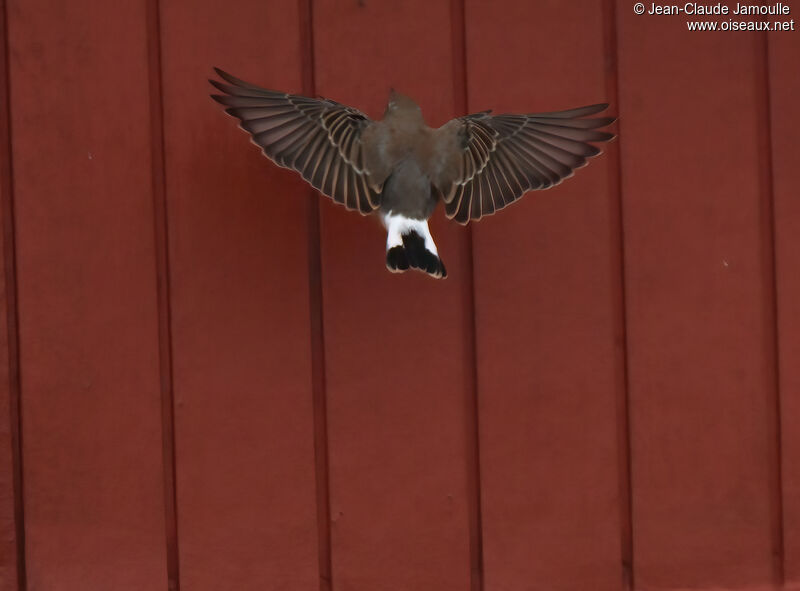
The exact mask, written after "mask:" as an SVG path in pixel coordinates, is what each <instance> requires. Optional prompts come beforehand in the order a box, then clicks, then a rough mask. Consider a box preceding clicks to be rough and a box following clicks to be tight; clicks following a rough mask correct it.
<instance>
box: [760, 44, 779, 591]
mask: <svg viewBox="0 0 800 591" xmlns="http://www.w3.org/2000/svg"><path fill="white" fill-rule="evenodd" d="M756 52H757V55H756V62H757V63H759V62H760V63H761V65H762V68H763V70H762V72H761V75H760V76H757V77H756V80H755V83H756V93H757V94H758V95H759V97H760V99H759V102H760V103H761V104H760V105H759V106H760V111H761V113H760V115H761V118H762V119H763V122H764V125H763V129H762V131H761V134H762V137H761V138H760V140H761V141H760V143H761V145H762V147H763V150H761V151H760V152H761V155H762V156H761V162H760V166H759V171H760V176H761V184H762V187H761V192H762V195H761V202H762V247H763V248H764V253H763V257H764V266H765V276H766V277H765V279H766V284H767V285H766V292H767V293H766V294H765V299H766V301H767V302H768V303H767V306H766V308H767V311H766V316H767V318H766V321H767V323H768V325H769V327H770V330H771V332H772V334H771V339H770V341H769V343H768V344H767V355H768V356H770V357H771V359H770V361H771V364H772V373H773V381H772V384H771V389H772V392H773V394H774V400H773V401H772V405H771V409H770V415H769V420H770V422H771V423H772V425H771V429H770V431H771V432H773V433H774V437H773V439H772V441H771V442H770V448H771V449H770V452H771V453H770V461H769V462H768V466H769V470H770V480H771V483H770V486H771V488H772V495H773V503H772V514H771V516H770V519H771V524H770V530H771V537H772V568H773V580H774V583H775V585H776V586H778V587H783V585H784V583H785V564H784V560H785V556H784V544H785V539H784V535H785V532H784V525H783V445H782V426H781V389H780V355H779V353H778V352H779V351H780V340H779V330H780V324H779V310H778V274H777V269H778V267H777V256H778V255H777V248H776V245H775V228H776V221H775V190H774V186H775V184H774V178H775V168H774V160H773V149H772V146H773V138H772V93H771V79H770V60H769V58H770V52H769V36H768V35H767V34H766V33H762V35H761V36H760V38H759V42H758V43H756ZM759 86H760V87H761V88H760V90H761V92H760V93H759V92H758V91H759V88H758V87H759Z"/></svg>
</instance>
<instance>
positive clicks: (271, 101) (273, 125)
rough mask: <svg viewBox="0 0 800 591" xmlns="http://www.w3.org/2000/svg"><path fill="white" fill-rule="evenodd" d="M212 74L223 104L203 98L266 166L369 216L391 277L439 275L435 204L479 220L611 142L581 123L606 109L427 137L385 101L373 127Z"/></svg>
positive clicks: (420, 125)
mask: <svg viewBox="0 0 800 591" xmlns="http://www.w3.org/2000/svg"><path fill="white" fill-rule="evenodd" d="M216 72H217V74H218V75H219V76H220V78H222V80H224V82H219V81H217V80H210V82H211V84H213V85H214V86H215V87H216V88H217V89H219V90H220V91H222V92H223V93H224V94H221V95H212V97H213V98H214V99H215V100H216V101H218V102H220V103H222V104H223V105H225V106H226V107H227V108H226V111H227V113H229V114H230V115H233V116H234V117H236V118H238V119H239V120H240V122H241V123H240V126H241V127H242V129H244V130H245V131H247V132H248V133H250V135H251V136H252V140H253V142H255V143H256V144H257V145H258V146H259V147H260V148H261V149H262V151H263V153H264V154H265V155H266V156H267V157H268V158H270V159H271V160H272V161H273V162H275V163H276V164H278V165H280V166H284V167H287V168H292V169H294V170H296V171H297V172H299V173H300V174H301V175H302V176H303V178H304V179H306V180H307V181H308V182H309V183H310V184H311V185H313V186H314V188H316V189H318V190H319V191H320V192H321V193H323V194H324V195H327V196H328V197H331V198H332V199H333V200H334V201H335V202H337V203H341V204H342V205H344V206H345V207H346V208H347V209H351V210H357V211H359V212H360V213H362V214H364V215H366V214H370V213H373V212H375V211H376V210H377V211H378V212H379V214H380V215H381V218H382V220H383V223H384V225H385V226H386V228H387V231H388V238H387V244H386V250H387V255H386V264H387V267H389V269H390V270H391V271H395V272H400V271H405V270H406V269H408V268H414V269H419V270H421V271H424V272H427V273H428V274H429V275H432V276H434V277H445V276H446V275H447V272H446V270H445V267H444V264H443V263H442V262H441V259H440V258H439V254H438V252H437V250H436V245H435V244H434V242H433V238H432V237H431V235H430V231H429V230H428V224H427V220H428V218H430V216H431V215H432V214H433V211H434V209H435V208H436V205H437V203H438V202H439V201H440V200H441V201H443V202H444V207H445V212H446V214H447V216H448V217H449V218H451V219H455V220H456V221H457V222H459V223H461V224H466V223H468V222H469V221H470V220H479V219H481V218H482V217H483V216H485V215H491V214H493V213H495V212H497V211H499V210H501V209H503V208H504V207H506V206H507V205H508V204H510V203H513V202H514V201H516V200H517V199H519V198H520V197H521V196H522V195H524V194H525V193H526V192H528V191H531V190H539V189H547V188H549V187H552V186H554V185H557V184H558V183H560V182H561V181H562V180H564V179H565V178H568V177H570V176H572V174H573V172H574V170H575V169H577V168H580V167H581V166H584V165H585V164H586V162H587V159H588V158H591V157H592V156H596V155H598V154H599V153H600V150H599V149H598V148H597V147H596V146H594V145H592V144H591V143H590V142H606V141H609V140H610V139H612V138H613V137H614V136H613V134H611V133H608V132H606V131H600V130H599V128H602V127H606V126H608V125H610V124H611V123H612V122H613V121H614V119H613V118H611V117H597V118H588V119H587V118H585V117H587V116H590V115H595V114H597V113H600V112H601V111H603V110H605V109H606V108H607V107H608V105H606V104H599V105H591V106H587V107H581V108H578V109H571V110H568V111H558V112H553V113H533V114H527V115H495V116H492V115H490V113H491V111H484V112H482V113H476V114H473V115H466V116H464V117H459V118H457V119H453V120H452V121H450V122H448V123H447V124H445V125H443V126H442V127H440V128H438V129H432V128H430V127H428V126H427V125H426V124H425V121H424V119H423V118H422V112H421V110H420V108H419V106H418V105H417V104H416V103H415V102H414V101H413V100H411V99H410V98H408V97H406V96H404V95H401V94H399V93H396V92H395V91H394V90H392V92H391V94H390V97H389V103H388V105H387V107H386V112H385V113H384V116H383V119H382V120H381V121H372V120H370V119H369V118H368V117H367V116H366V115H364V114H363V113H362V112H360V111H358V110H356V109H354V108H352V107H347V106H345V105H342V104H339V103H337V102H335V101H332V100H328V99H312V98H307V97H302V96H298V95H292V94H287V93H282V92H276V91H272V90H266V89H263V88H259V87H258V86H254V85H252V84H248V83H247V82H244V81H242V80H239V79H238V78H234V77H233V76H231V75H230V74H227V73H225V72H223V71H222V70H219V69H216Z"/></svg>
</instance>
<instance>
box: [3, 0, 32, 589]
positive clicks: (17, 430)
mask: <svg viewBox="0 0 800 591" xmlns="http://www.w3.org/2000/svg"><path fill="white" fill-rule="evenodd" d="M0 1H1V2H2V7H0V18H2V21H3V22H2V27H1V28H0V30H2V34H3V47H2V51H3V62H2V68H3V71H2V74H0V75H1V76H2V84H3V85H4V88H3V90H2V95H3V96H2V101H3V105H2V109H3V113H2V114H1V115H0V116H2V118H3V121H2V126H3V128H4V132H5V134H4V135H5V137H4V141H3V147H2V150H3V154H2V155H1V156H0V158H1V159H2V163H1V164H0V168H2V175H0V176H2V179H3V180H2V181H0V182H2V183H3V187H2V191H1V192H0V193H1V194H2V204H0V208H2V215H3V228H2V231H3V263H4V266H5V277H4V279H5V294H6V331H7V333H6V338H7V341H8V388H9V420H10V425H9V428H10V432H11V462H12V475H11V479H12V483H13V484H12V485H13V489H14V490H13V498H14V536H15V538H16V568H17V588H18V589H19V591H26V589H27V588H28V577H27V561H26V558H25V502H24V499H25V497H24V490H25V489H24V482H23V457H22V381H21V375H20V361H19V347H20V340H19V308H18V306H17V301H18V291H17V262H16V225H15V221H14V196H13V192H14V167H13V151H12V143H11V65H10V59H9V54H10V49H9V37H8V7H7V4H6V2H5V0H0Z"/></svg>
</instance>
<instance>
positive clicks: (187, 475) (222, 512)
mask: <svg viewBox="0 0 800 591" xmlns="http://www.w3.org/2000/svg"><path fill="white" fill-rule="evenodd" d="M161 16H162V18H161V30H162V66H163V73H164V120H165V137H166V146H165V153H166V179H167V187H166V197H167V206H168V220H167V221H168V226H169V247H170V248H169V256H170V271H171V277H170V281H171V283H170V288H171V295H172V301H171V305H172V340H173V350H174V353H173V364H174V395H175V402H176V408H175V421H176V425H175V430H176V468H177V505H178V534H179V551H180V573H181V584H182V587H183V588H184V589H190V590H203V589H208V590H218V589H229V588H234V589H237V590H242V591H244V590H248V589H253V590H255V589H258V590H262V589H276V590H277V589H280V590H283V589H286V590H292V591H294V590H297V591H303V590H310V589H317V588H318V586H319V584H318V572H317V571H318V563H317V524H316V507H315V482H314V446H313V414H312V405H311V401H312V397H311V376H310V371H311V362H310V358H309V352H310V335H309V294H308V254H307V242H308V238H307V229H306V217H307V216H306V206H307V199H306V197H307V192H306V189H305V187H304V185H303V183H302V182H300V180H298V179H297V178H296V177H295V175H294V174H293V173H290V172H289V171H286V170H281V169H279V168H277V167H275V166H274V165H273V164H272V163H271V162H269V161H268V160H266V159H265V158H264V157H263V156H261V154H260V153H259V151H258V150H257V149H256V148H255V147H254V146H252V145H250V143H249V138H248V137H247V135H246V134H244V133H243V132H242V131H240V130H239V129H237V128H236V121H235V120H234V119H232V118H230V117H228V116H227V115H225V113H224V112H223V110H222V109H221V108H220V107H219V105H217V104H216V103H215V102H214V101H212V100H211V99H210V98H209V96H208V95H209V94H210V93H211V92H213V90H214V89H213V88H212V87H211V85H210V84H208V82H207V78H209V77H211V76H212V75H213V70H212V66H219V67H222V68H224V69H226V70H229V71H231V72H233V73H235V74H236V75H237V76H241V77H242V78H244V79H246V80H250V81H252V82H254V83H257V84H259V85H262V86H266V87H271V88H277V89H283V90H287V91H294V92H299V91H301V90H302V88H301V85H302V77H301V56H300V51H301V46H300V37H299V25H300V19H299V15H298V12H297V5H296V3H286V4H285V5H283V8H282V10H276V9H275V6H274V5H270V4H269V3H264V2H261V1H258V0H242V1H238V2H235V3H221V2H218V1H215V0H206V1H203V2H169V3H162V15H161Z"/></svg>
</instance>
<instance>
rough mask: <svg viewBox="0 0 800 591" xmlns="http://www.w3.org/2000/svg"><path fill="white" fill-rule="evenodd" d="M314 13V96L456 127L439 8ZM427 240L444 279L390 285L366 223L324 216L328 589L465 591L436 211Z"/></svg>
mask: <svg viewBox="0 0 800 591" xmlns="http://www.w3.org/2000/svg"><path fill="white" fill-rule="evenodd" d="M314 11H315V12H314V38H315V45H316V53H315V63H316V83H317V92H318V93H319V94H321V95H323V96H325V97H328V98H331V99H334V100H337V101H340V102H344V103H346V104H350V105H353V106H355V107H358V108H360V109H362V110H364V111H365V112H366V113H367V114H368V115H370V116H372V117H380V116H381V115H382V114H383V109H384V107H385V105H386V100H387V98H388V95H389V88H390V87H392V86H393V87H394V88H395V89H397V90H398V91H399V92H401V93H403V94H407V95H410V96H413V97H414V98H415V99H416V100H417V101H418V102H419V104H420V105H421V107H422V110H423V114H424V115H425V117H426V120H427V122H428V124H429V125H441V124H442V123H444V122H445V121H446V120H448V119H449V118H451V117H453V116H454V115H456V113H454V111H453V107H454V101H455V97H454V96H453V91H452V89H453V78H452V76H453V66H452V64H453V55H452V43H451V40H450V37H449V34H450V16H451V13H450V4H449V3H448V2H446V1H443V0H437V1H435V2H423V1H421V0H402V1H400V2H394V3H378V2H374V3H373V2H369V1H367V2H348V3H346V4H345V3H341V2H334V1H332V0H322V1H319V2H317V3H316V4H315V6H314ZM432 233H433V236H434V240H436V243H437V246H438V249H439V253H440V254H441V256H442V257H443V260H444V262H445V264H446V265H447V270H448V278H447V279H446V280H444V281H433V280H431V279H430V278H428V277H425V276H423V275H422V274H419V273H406V274H404V275H392V274H390V273H388V272H387V271H386V269H385V268H384V259H385V252H384V245H385V242H386V234H385V232H384V230H383V228H381V227H380V225H379V223H378V222H377V220H376V219H374V218H367V219H364V218H362V217H360V216H359V215H357V214H353V213H348V212H346V211H344V210H343V209H341V208H337V207H335V206H333V204H329V203H323V205H322V248H323V253H322V271H323V276H322V280H323V290H324V291H323V304H324V310H323V312H324V313H323V317H324V321H325V355H326V372H327V373H326V379H327V392H328V415H329V431H328V433H329V441H330V445H329V450H330V487H331V518H332V521H333V523H332V531H331V539H332V560H333V586H334V589H336V588H339V589H342V590H347V589H372V588H380V589H385V590H387V591H394V590H397V591H399V590H401V589H416V590H419V591H426V590H431V591H432V590H437V591H439V590H441V591H444V590H459V591H463V589H466V588H468V586H469V584H470V553H469V506H468V505H469V502H468V490H467V486H468V485H467V482H468V477H467V475H468V471H469V470H470V469H471V467H470V466H469V460H468V458H469V450H468V445H467V441H468V435H467V433H466V430H467V428H468V427H467V417H468V412H469V405H470V404H471V403H472V398H471V388H472V387H473V383H472V367H471V363H470V361H469V360H470V359H471V358H472V357H471V356H472V349H471V334H470V332H469V330H470V329H469V326H470V316H469V315H470V314H471V310H470V309H469V306H468V297H469V289H470V287H469V283H468V279H469V274H468V270H469V268H468V263H469V260H468V258H467V257H468V252H467V244H466V236H465V234H464V233H463V229H462V228H460V227H457V226H456V225H455V224H449V223H446V222H445V221H444V220H443V215H442V212H441V211H440V212H438V213H437V215H436V218H435V220H434V221H433V224H432Z"/></svg>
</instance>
